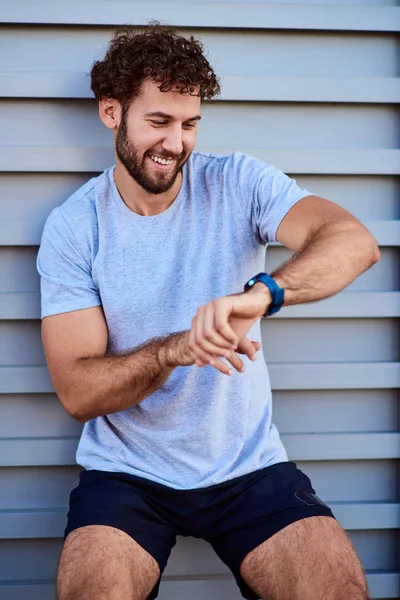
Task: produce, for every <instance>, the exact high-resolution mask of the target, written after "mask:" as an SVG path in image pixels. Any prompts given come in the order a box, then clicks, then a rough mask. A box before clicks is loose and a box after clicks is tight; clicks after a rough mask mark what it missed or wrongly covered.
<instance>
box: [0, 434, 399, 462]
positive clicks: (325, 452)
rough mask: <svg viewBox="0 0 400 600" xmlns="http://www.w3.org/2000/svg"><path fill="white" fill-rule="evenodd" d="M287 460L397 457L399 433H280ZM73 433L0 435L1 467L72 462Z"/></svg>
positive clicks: (76, 442)
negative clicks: (10, 437)
mask: <svg viewBox="0 0 400 600" xmlns="http://www.w3.org/2000/svg"><path fill="white" fill-rule="evenodd" d="M281 439H282V442H283V444H284V446H285V448H286V450H287V453H288V456H289V458H290V460H293V461H301V460H307V461H321V460H379V459H398V458H400V433H356V434H352V433H318V434H289V433H288V434H281ZM77 445H78V438H77V437H61V436H59V437H55V438H21V439H15V438H12V439H0V466H1V467H28V466H38V465H40V466H54V465H57V466H60V465H62V466H67V465H74V464H76V462H75V452H76V449H77Z"/></svg>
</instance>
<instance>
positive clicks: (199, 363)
mask: <svg viewBox="0 0 400 600" xmlns="http://www.w3.org/2000/svg"><path fill="white" fill-rule="evenodd" d="M206 365H208V363H205V362H203V361H202V360H200V359H199V358H198V359H197V360H196V366H198V367H205V366H206Z"/></svg>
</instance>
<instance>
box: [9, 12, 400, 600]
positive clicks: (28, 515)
mask: <svg viewBox="0 0 400 600" xmlns="http://www.w3.org/2000/svg"><path fill="white" fill-rule="evenodd" d="M287 3H288V0H283V1H282V2H280V3H279V4H276V3H273V2H271V1H270V0H263V1H259V2H256V3H255V2H246V3H245V2H243V1H241V0H231V2H229V3H228V4H226V3H224V4H221V2H220V1H219V0H213V1H212V2H208V1H207V2H205V0H186V1H185V2H169V3H168V6H167V5H166V3H157V2H152V1H148V2H146V3H144V2H134V1H132V2H131V3H130V4H129V7H128V6H127V4H126V2H121V1H119V0H115V2H113V9H112V13H113V15H114V19H115V20H116V21H117V22H118V21H121V20H122V21H121V22H126V21H129V19H132V18H133V16H132V15H135V20H136V22H138V23H144V22H145V21H146V20H147V18H148V16H149V15H150V12H154V11H156V12H157V11H158V12H157V15H155V14H153V16H157V17H158V18H161V19H163V18H164V17H163V15H165V16H166V17H167V18H166V20H167V21H168V20H169V21H171V20H172V21H173V22H175V23H177V24H178V25H179V24H180V25H181V26H182V27H181V31H183V32H188V31H190V32H191V33H192V32H193V33H195V34H200V35H201V37H202V39H203V41H204V43H205V44H206V46H208V48H209V57H210V62H211V64H213V65H214V66H215V68H216V70H217V72H218V74H220V75H221V76H222V78H223V83H225V95H224V91H223V94H222V100H219V101H218V102H216V103H205V104H204V108H203V113H204V117H203V121H202V123H201V126H200V133H199V145H198V147H199V149H203V150H211V151H213V150H215V151H216V152H217V153H226V152H227V151H228V152H229V151H231V150H244V151H247V152H250V153H252V154H255V155H256V156H259V157H261V158H262V159H263V160H265V161H266V162H270V163H272V164H275V165H276V166H277V167H279V168H281V169H283V170H284V171H286V172H287V173H288V174H291V175H292V177H294V178H295V179H296V180H297V182H298V183H299V185H301V186H303V187H306V188H307V189H309V190H310V191H312V192H313V193H315V194H317V195H320V196H322V197H326V198H329V199H331V200H333V201H334V202H337V203H338V204H340V205H341V206H343V207H344V208H346V209H347V210H349V211H350V212H351V213H352V214H354V215H355V216H356V217H358V218H359V219H361V220H362V221H363V222H365V224H366V226H367V227H368V228H369V229H370V230H371V231H372V233H373V235H375V237H376V238H377V240H378V242H379V244H380V246H381V260H380V262H379V263H378V264H376V265H375V266H374V267H373V268H372V269H370V270H369V271H368V272H367V273H364V274H363V275H362V276H360V277H359V278H358V279H357V280H356V281H355V282H354V283H353V284H351V285H350V286H348V288H346V290H345V291H344V292H343V293H342V294H339V295H338V296H336V297H335V298H333V299H329V300H328V301H326V303H324V302H321V303H318V304H314V305H311V304H310V305H304V306H299V307H289V308H287V309H286V311H285V310H284V311H282V312H281V313H280V314H279V315H277V316H276V317H274V318H273V319H270V320H269V321H268V322H265V323H263V326H262V327H263V340H264V351H265V355H266V357H267V360H268V363H269V364H270V369H269V370H270V376H271V382H272V386H273V390H274V393H273V396H274V415H273V417H274V418H273V420H274V422H275V423H276V424H277V426H278V428H279V431H280V433H281V435H282V440H283V442H284V444H285V445H286V447H287V449H288V453H289V457H290V458H291V459H292V460H295V461H296V462H297V464H298V466H299V467H300V468H301V469H302V470H303V471H304V472H305V473H306V474H307V475H308V476H309V477H310V478H311V480H312V482H313V485H314V488H315V490H316V492H317V494H318V495H319V496H320V497H321V498H322V499H323V500H324V501H326V502H328V503H331V504H332V508H333V510H334V513H335V514H336V515H337V517H338V519H339V521H340V522H341V523H342V524H343V526H344V527H345V528H346V529H347V531H349V534H350V537H351V539H352V541H353V543H354V544H355V546H356V549H357V551H358V552H359V555H360V557H361V559H362V561H363V564H364V566H365V567H366V569H367V574H368V581H369V583H370V586H371V595H372V597H373V598H376V599H380V600H384V599H388V598H398V597H399V595H400V592H399V590H400V581H399V574H398V564H396V552H395V540H396V536H397V534H398V528H399V514H400V511H399V500H400V497H399V488H398V466H399V457H400V450H399V448H400V443H399V422H400V421H399V418H400V417H399V394H398V388H399V386H400V370H399V368H398V367H399V365H398V359H399V347H398V339H399V336H398V317H399V315H400V297H399V295H398V294H399V290H400V277H399V274H400V269H399V246H400V226H399V225H400V187H399V185H398V183H399V181H398V179H399V178H398V176H399V174H400V168H399V164H400V163H399V150H398V148H399V145H398V135H397V131H398V126H399V110H398V106H399V102H400V87H399V82H400V79H399V64H398V38H397V34H396V33H394V32H395V31H396V30H398V29H399V27H398V22H400V21H398V15H399V7H398V2H397V1H395V0H365V1H364V0H323V1H321V2H318V3H314V4H303V2H302V0H292V1H291V2H290V3H289V4H290V6H289V5H287ZM98 6H99V3H98V1H97V0H81V1H80V2H79V5H78V3H77V4H76V6H75V5H74V10H71V6H70V5H68V4H66V3H65V1H64V0H58V1H57V2H53V3H51V6H50V5H49V4H48V3H45V2H42V1H41V0H38V1H37V2H36V3H35V5H32V3H30V2H27V1H24V0H15V1H14V3H13V4H12V5H10V3H9V2H6V0H0V128H1V131H2V139H1V147H0V454H1V456H0V465H4V466H2V467H0V490H1V491H0V597H1V600H25V599H26V600H28V598H29V600H39V599H40V600H50V598H53V597H54V589H53V587H52V586H53V582H54V576H55V569H56V564H57V560H58V556H59V553H60V550H61V547H62V540H61V536H62V533H63V528H64V526H65V522H66V513H67V506H68V498H69V493H70V491H71V489H72V488H73V487H75V486H76V485H77V482H78V475H79V471H80V467H78V466H77V465H75V460H74V454H75V449H76V445H77V440H78V436H79V433H80V431H81V429H82V425H81V424H80V423H78V422H76V421H74V420H73V419H72V418H71V417H70V416H69V415H68V414H67V413H66V411H65V410H64V409H63V407H62V406H61V404H60V402H59V401H58V399H57V397H56V395H55V394H54V392H53V391H52V386H51V383H50V380H49V376H48V372H47V369H46V368H45V367H44V364H45V361H44V353H43V350H42V348H41V342H40V322H39V320H38V317H39V296H38V292H39V279H38V276H37V274H36V270H35V260H36V254H37V245H38V243H39V240H40V234H41V230H42V227H43V224H44V221H45V219H46V217H47V215H48V213H49V212H50V210H51V209H52V208H53V207H55V206H57V205H58V204H60V203H61V202H63V201H64V200H65V199H66V197H67V196H68V195H69V194H71V193H72V192H74V191H75V190H76V189H77V188H78V187H79V186H80V185H81V184H82V183H84V182H86V181H87V180H88V179H89V178H90V177H92V176H93V175H95V174H96V173H97V172H99V171H100V170H102V169H103V168H104V167H105V166H107V165H108V164H110V163H111V162H112V150H111V144H112V137H111V135H110V133H109V132H108V131H107V130H106V129H105V128H104V127H103V126H102V124H101V123H100V121H99V119H98V117H97V108H96V105H95V102H94V101H93V99H91V93H90V90H89V85H88V84H89V81H88V78H87V77H85V73H86V74H87V73H88V71H89V69H90V65H91V63H92V61H93V60H94V59H95V58H100V57H101V56H102V54H103V48H104V47H105V45H106V44H107V41H108V38H109V35H110V34H111V31H112V28H111V26H110V24H109V19H110V13H109V12H108V13H106V12H105V11H102V10H99V9H98ZM228 9H229V10H228ZM163 11H166V12H165V13H164V12H163ZM167 13H168V14H167ZM34 21H37V24H35V23H34ZM40 22H42V23H44V25H41V24H40ZM19 23H24V24H22V25H21V24H19ZM55 23H59V24H58V25H56V24H55ZM74 23H75V24H74ZM76 24H82V25H79V26H77V25H76ZM219 26H222V27H225V29H224V28H218V27H219ZM246 26H247V27H248V28H247V29H246V28H245V27H246ZM294 56H295V57H296V60H293V57H294ZM4 72H6V76H4ZM39 73H40V76H38V75H37V74H39ZM32 98H33V99H32ZM46 98H47V99H46ZM263 131H264V132H265V133H264V134H260V132H263ZM35 171H36V172H35ZM290 256H291V252H290V251H288V250H286V249H284V248H282V247H279V246H276V245H272V246H271V247H270V248H269V249H268V252H267V257H266V270H272V269H273V268H275V267H276V266H278V265H279V264H281V263H282V262H283V261H285V260H287V259H288V258H289V257H290ZM351 292H352V293H351ZM387 292H392V294H389V295H388V294H387ZM271 340H273V342H274V349H273V351H272V346H271ZM46 465H49V466H46ZM50 465H51V466H50ZM378 570H381V572H378ZM176 578H178V579H181V580H179V581H177V580H175V579H176ZM21 582H24V583H25V586H21V585H20V584H21ZM5 583H7V585H5ZM176 597H182V598H186V597H187V598H189V597H190V598H191V600H200V598H201V599H203V598H205V597H207V598H208V597H209V598H215V599H218V600H228V599H229V600H233V599H234V598H239V597H240V596H239V594H238V590H237V587H236V585H235V584H234V582H233V580H232V578H231V577H230V576H229V573H228V571H227V569H226V567H225V566H224V565H223V564H222V563H221V561H219V559H218V558H217V557H216V555H215V554H214V553H213V552H212V551H211V549H210V548H209V546H208V545H207V544H205V543H204V542H199V541H197V540H192V539H182V538H180V539H179V540H178V545H177V546H176V548H175V549H174V551H173V553H172V556H171V559H170V562H169V564H168V567H167V571H166V573H165V576H164V578H163V582H162V585H161V592H160V598H161V600H172V598H176Z"/></svg>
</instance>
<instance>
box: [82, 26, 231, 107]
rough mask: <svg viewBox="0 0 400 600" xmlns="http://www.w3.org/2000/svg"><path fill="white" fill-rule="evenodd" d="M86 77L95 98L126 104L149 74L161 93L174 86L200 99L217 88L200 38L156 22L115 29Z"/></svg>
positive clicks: (215, 79)
mask: <svg viewBox="0 0 400 600" xmlns="http://www.w3.org/2000/svg"><path fill="white" fill-rule="evenodd" d="M90 76H91V88H92V91H93V93H94V95H95V97H96V99H97V100H101V99H103V98H115V99H116V100H119V102H121V104H122V105H123V106H125V107H126V106H127V105H128V104H129V103H130V102H131V101H132V100H133V99H134V98H135V97H137V96H138V95H139V94H140V91H141V86H142V83H143V82H144V81H145V80H147V79H149V80H151V81H154V82H155V83H157V84H159V89H160V90H161V91H162V92H168V91H171V90H177V91H179V92H180V93H181V94H184V93H189V94H194V95H197V96H200V98H201V99H202V100H204V99H211V98H213V97H214V96H216V95H218V94H219V93H220V91H221V90H220V86H219V79H218V77H217V76H216V75H215V73H214V71H213V69H212V67H211V65H210V64H209V62H208V61H207V59H206V58H205V56H204V46H203V44H202V43H201V42H200V40H197V39H195V38H194V37H193V36H192V35H191V36H190V37H188V38H186V37H184V36H182V35H177V33H176V32H175V30H174V29H173V28H171V27H170V26H166V25H161V24H160V23H158V22H156V21H153V22H151V23H150V24H149V25H148V26H147V28H146V29H145V30H144V31H142V32H137V31H135V30H134V29H133V28H132V27H126V26H124V27H120V28H119V29H117V30H116V31H115V33H114V35H113V37H112V38H111V41H110V44H109V47H108V49H107V52H106V55H105V57H104V60H100V61H96V62H95V63H94V64H93V66H92V69H91V72H90Z"/></svg>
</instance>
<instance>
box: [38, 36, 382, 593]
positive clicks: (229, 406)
mask: <svg viewBox="0 0 400 600" xmlns="http://www.w3.org/2000/svg"><path fill="white" fill-rule="evenodd" d="M91 78H92V89H93V92H94V94H95V96H96V98H97V100H98V101H99V112H100V118H101V120H102V122H103V123H104V124H105V125H106V127H108V128H109V129H111V131H112V132H113V134H114V141H115V150H116V166H115V168H114V167H111V168H109V169H107V170H106V171H105V172H104V173H103V174H101V175H100V176H99V177H96V178H93V179H91V180H90V181H89V182H88V183H87V184H85V185H84V186H83V187H81V188H80V189H79V190H78V191H77V192H76V193H75V194H73V195H72V196H71V197H70V198H69V199H68V200H67V201H66V202H65V203H64V204H63V205H62V206H61V207H58V208H57V209H55V210H54V211H53V212H52V213H51V215H50V217H49V219H48V221H47V223H46V226H45V230H44V233H43V238H42V244H41V248H40V251H39V256H38V270H39V272H40V275H41V278H42V317H43V326H42V334H43V344H44V348H45V352H46V357H47V361H48V365H49V370H50V374H51V377H52V380H53V383H54V387H55V389H56V391H57V394H58V396H59V398H60V400H61V402H62V404H63V406H64V407H65V409H66V410H67V411H68V413H69V414H70V415H72V416H73V417H74V418H76V419H78V420H79V421H81V422H82V423H84V424H85V425H84V429H83V433H82V437H81V440H80V443H79V447H78V451H77V462H78V463H79V464H80V465H81V466H82V467H84V470H83V471H82V472H81V473H80V482H79V485H78V487H77V488H75V489H74V490H73V491H72V493H71V497H70V510H69V513H68V524H67V528H66V530H65V544H64V548H63V552H62V555H61V558H60V563H59V569H58V575H57V597H58V599H59V600H77V599H78V598H79V599H80V598H85V600H86V599H87V600H90V599H92V598H93V599H94V598H96V600H103V599H104V600H105V599H107V600H127V599H128V598H129V599H141V600H142V599H145V598H155V597H156V596H157V593H158V587H159V581H160V577H161V574H162V572H163V570H164V568H165V565H166V563H167V560H168V556H169V554H170V551H171V548H172V547H173V545H174V544H175V539H176V535H184V536H195V537H200V538H204V539H206V540H207V541H208V542H209V543H210V544H211V545H212V546H213V548H214V549H215V551H216V552H217V554H218V556H220V558H221V559H222V560H223V561H224V562H225V563H226V564H227V565H228V567H229V568H230V569H231V571H232V573H233V574H234V576H235V578H236V581H237V583H238V586H239V588H240V591H241V593H242V595H243V597H244V598H247V599H249V600H253V599H256V598H264V599H266V598H268V599H270V600H272V599H273V600H289V599H292V598H296V599H298V600H306V599H307V600H308V599H313V600H316V599H323V600H341V599H343V600H344V599H346V600H349V599H350V598H351V599H352V600H365V599H366V598H367V597H368V593H367V586H366V582H365V577H364V574H363V569H362V567H361V564H360V561H359V559H358V557H357V555H356V553H355V551H354V548H353V547H352V545H351V543H350V541H349V539H348V537H347V535H346V533H345V532H344V530H343V529H342V527H341V526H340V525H339V524H338V522H337V521H336V519H335V518H334V516H333V514H332V512H331V510H330V508H329V507H328V506H326V505H325V504H324V503H323V502H322V501H321V500H320V499H319V498H318V497H317V496H316V495H315V490H314V489H313V488H312V486H311V482H310V480H309V478H308V477H307V476H306V475H305V474H304V473H302V472H301V471H300V470H299V469H298V468H297V466H296V464H295V463H294V462H292V461H289V460H288V457H287V454H286V451H285V449H284V447H283V445H282V443H281V441H280V438H279V434H278V432H277V429H276V427H275V426H274V425H273V423H272V422H271V390H270V384H269V379H268V371H267V368H266V365H265V362H264V359H263V356H262V353H258V355H257V352H258V350H259V349H260V347H261V344H260V339H261V336H260V318H261V317H262V316H264V315H268V314H273V312H276V311H277V310H279V309H280V308H281V306H282V305H290V304H297V303H302V302H311V301H315V300H319V299H321V298H325V297H328V296H331V295H333V294H335V293H337V292H339V291H340V290H341V289H343V288H344V287H345V286H347V285H348V284H349V283H350V282H351V281H353V280H354V279H355V278H356V277H357V276H358V275H360V273H362V272H363V271H365V270H366V269H368V268H369V267H370V266H371V265H372V264H373V263H375V262H376V261H377V260H378V258H379V250H378V248H377V244H376V242H375V240H374V239H373V237H372V236H371V235H370V234H369V232H368V231H367V230H366V229H365V228H364V227H363V225H362V224H361V223H360V222H359V221H358V220H357V219H355V218H354V217H353V216H351V215H350V214H349V213H347V212H346V211H345V210H343V209H342V208H340V207H339V206H337V205H336V204H334V203H332V202H330V201H328V200H325V199H323V198H320V197H317V196H315V195H312V194H311V193H310V192H308V191H307V190H304V189H301V188H299V187H298V186H297V184H296V182H295V181H294V180H292V179H290V178H289V177H287V176H286V175H284V174H283V173H282V172H281V171H279V170H278V169H276V168H274V167H273V166H271V165H268V164H264V163H261V162H260V161H259V160H257V159H255V158H252V157H250V156H246V155H243V154H239V153H235V154H233V155H231V156H223V157H221V156H219V157H217V156H213V155H211V154H201V153H197V152H194V147H195V142H196V134H197V128H198V123H199V120H200V118H201V101H202V100H203V99H205V98H207V99H209V98H212V97H214V96H215V95H216V94H217V93H218V92H219V85H218V80H217V78H216V76H215V74H214V71H213V70H212V68H211V66H210V65H209V63H208V61H207V60H206V59H205V57H204V55H203V52H202V46H201V44H200V42H198V41H196V40H195V39H193V38H192V37H190V38H185V37H182V36H179V35H176V34H175V32H174V31H172V30H171V29H170V28H168V27H161V26H159V25H158V24H152V25H151V26H149V27H148V28H147V29H146V30H145V31H144V32H143V33H135V32H133V31H132V30H130V29H129V28H124V29H122V30H120V31H119V32H117V33H116V34H115V36H114V37H113V39H112V40H111V42H110V46H109V48H108V50H107V53H106V56H105V58H104V60H103V61H98V62H96V63H95V64H94V66H93V68H92V71H91ZM274 240H278V241H279V242H281V243H282V244H284V245H285V246H286V247H287V248H289V249H291V250H293V251H294V252H295V253H296V255H295V259H294V260H292V261H290V262H289V263H287V264H285V265H283V266H282V267H281V268H279V269H278V270H277V271H276V272H275V273H273V274H272V276H271V275H269V274H263V273H261V274H259V273H260V272H262V271H263V268H264V258H265V246H266V244H267V243H269V242H272V241H274ZM246 283H247V285H246V291H243V286H244V285H245V284H246ZM271 344H273V340H271ZM256 358H257V360H255V359H256Z"/></svg>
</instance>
